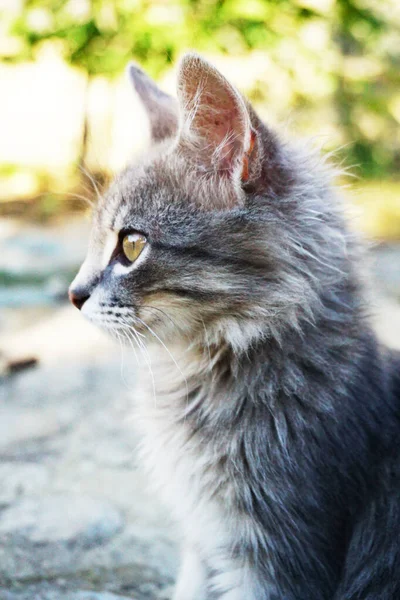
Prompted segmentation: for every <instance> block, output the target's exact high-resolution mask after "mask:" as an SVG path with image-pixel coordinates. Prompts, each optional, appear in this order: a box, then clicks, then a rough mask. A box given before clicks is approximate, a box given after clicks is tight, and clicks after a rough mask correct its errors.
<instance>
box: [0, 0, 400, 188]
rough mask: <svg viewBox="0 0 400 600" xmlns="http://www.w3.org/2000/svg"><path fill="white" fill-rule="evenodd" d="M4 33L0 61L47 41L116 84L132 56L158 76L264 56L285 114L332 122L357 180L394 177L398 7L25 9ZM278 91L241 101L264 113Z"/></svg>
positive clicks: (220, 0) (329, 1)
mask: <svg viewBox="0 0 400 600" xmlns="http://www.w3.org/2000/svg"><path fill="white" fill-rule="evenodd" d="M8 26H9V35H10V37H11V39H12V40H13V41H14V43H13V44H10V45H9V50H8V51H4V52H3V57H2V58H3V60H7V61H20V60H23V59H27V58H33V57H34V56H35V53H36V51H37V49H38V48H39V47H40V45H41V44H43V43H44V42H46V41H48V40H53V41H55V42H56V43H57V44H59V46H60V49H61V51H62V53H63V55H64V57H65V59H66V61H67V62H69V63H70V64H73V65H75V66H78V67H80V68H82V69H84V70H85V71H86V72H87V74H88V76H93V75H96V74H103V75H107V76H109V77H112V76H114V75H115V74H118V73H120V72H121V70H122V69H123V68H124V67H125V65H126V63H127V62H128V60H130V59H132V58H134V59H136V60H137V61H138V62H140V63H141V64H142V65H143V66H144V68H146V69H147V70H148V71H149V72H150V74H151V75H153V76H155V77H157V76H159V75H160V74H161V73H162V72H163V71H164V70H165V69H166V68H168V66H170V65H171V63H173V62H174V61H175V60H176V59H177V57H178V55H180V54H181V53H182V51H183V50H185V49H188V48H195V49H197V50H199V51H205V52H207V53H221V54H228V55H233V56H238V57H239V56H246V55H250V54H251V53H254V52H255V51H258V52H264V53H265V55H266V57H268V60H269V61H271V63H272V64H273V66H274V69H275V70H274V73H275V74H276V73H282V74H284V77H285V81H286V82H287V85H286V86H285V87H284V89H282V107H283V108H284V110H285V111H286V113H288V114H291V115H294V116H295V118H297V115H300V117H299V119H300V122H301V121H303V122H304V121H308V122H310V123H311V124H312V123H314V122H315V123H317V122H318V118H317V115H319V119H320V122H321V120H324V119H325V120H329V121H330V122H331V126H332V129H335V131H337V132H338V135H337V139H336V140H335V145H336V146H342V145H346V144H349V145H348V147H346V149H345V153H344V154H345V156H346V164H349V165H354V164H355V165H358V169H357V172H358V173H359V174H360V175H362V176H363V177H378V176H379V177H382V176H385V177H386V176H394V175H396V174H397V173H398V171H399V168H400V132H399V123H400V2H399V0H26V1H25V2H24V3H23V4H22V6H21V10H19V11H16V12H15V13H14V16H13V18H12V19H9V20H8ZM275 81H279V77H277V78H276V79H274V80H272V81H268V82H263V81H261V82H260V81H258V82H257V85H255V86H254V88H253V89H252V90H246V91H248V92H249V93H250V95H251V96H253V99H255V100H256V102H257V105H260V104H265V105H268V101H269V99H270V90H271V87H273V86H274V85H275ZM327 108H329V110H327ZM277 111H278V112H279V107H278V109H277ZM281 116H282V115H278V117H281ZM309 129H310V130H312V127H310V128H309ZM315 133H318V131H316V132H315Z"/></svg>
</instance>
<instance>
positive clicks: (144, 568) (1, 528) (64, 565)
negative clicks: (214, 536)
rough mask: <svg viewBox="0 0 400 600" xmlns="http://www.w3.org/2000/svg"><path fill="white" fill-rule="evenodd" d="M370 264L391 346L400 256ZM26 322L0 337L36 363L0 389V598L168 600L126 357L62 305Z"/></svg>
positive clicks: (170, 543) (378, 317) (399, 307)
mask: <svg viewBox="0 0 400 600" xmlns="http://www.w3.org/2000/svg"><path fill="white" fill-rule="evenodd" d="M61 254H62V253H61ZM11 256H12V253H11ZM376 257H377V260H376V261H375V266H374V268H373V272H374V284H373V286H372V288H373V305H374V308H373V309H372V313H373V315H374V317H373V318H374V322H375V325H376V328H377V330H378V332H379V335H380V336H381V338H382V339H383V340H385V341H386V342H387V343H388V344H390V345H392V346H395V347H396V346H397V347H400V302H399V300H400V251H399V249H398V248H396V247H383V248H381V249H380V250H379V252H378V253H377V254H376ZM1 260H2V257H0V270H1ZM18 264H19V263H18V261H17V265H18ZM43 268H44V267H43ZM46 268H47V267H46ZM68 268H70V266H68ZM35 290H36V291H35V294H36V293H37V288H35ZM20 297H21V298H23V290H21V296H20ZM33 297H35V295H34V294H33ZM0 299H1V298H0ZM30 310H33V309H30ZM35 311H36V312H35ZM28 312H29V311H28ZM13 314H14V313H13V312H12V311H11V312H10V311H9V312H8V313H7V323H9V322H10V320H11V321H12V319H13V318H14V316H13ZM19 319H21V317H19ZM27 322H28V325H27V324H26V323H25V322H24V324H23V325H20V326H19V327H15V326H14V327H13V328H12V330H10V327H3V334H2V336H1V337H0V352H1V351H3V353H4V354H6V355H7V357H9V358H11V359H12V358H16V359H19V358H26V357H28V358H29V357H31V356H33V357H35V358H37V359H38V365H37V367H35V368H32V369H29V370H24V371H23V372H21V373H19V374H18V373H17V374H10V375H5V376H3V379H2V380H0V482H1V484H0V600H118V599H119V600H128V599H130V600H162V599H164V600H165V599H166V598H169V595H170V590H171V585H172V582H173V579H174V575H175V572H176V565H177V546H176V535H175V534H174V529H173V527H172V525H171V524H170V523H169V521H168V517H167V515H166V514H165V513H164V512H163V510H162V508H161V507H160V505H159V503H158V501H157V498H155V497H154V496H153V495H152V494H151V493H150V492H148V491H147V488H146V482H145V477H144V476H143V475H142V472H141V470H140V465H138V464H137V462H136V456H137V451H136V450H137V438H136V435H135V433H134V427H133V423H132V420H131V418H130V413H131V410H130V408H131V402H132V396H133V394H132V393H131V389H132V384H133V377H134V375H133V369H132V366H133V365H134V360H133V357H131V356H130V355H129V352H128V350H124V351H123V352H121V349H120V348H119V347H118V346H116V345H115V344H114V343H112V342H110V341H108V340H107V339H106V338H105V337H104V336H103V335H102V334H100V333H99V332H98V331H97V330H96V329H94V328H93V327H91V326H90V325H89V324H87V323H86V322H85V321H84V320H83V319H82V317H81V316H80V314H79V313H78V311H76V310H74V309H73V308H71V307H68V306H66V305H64V306H61V307H56V306H53V307H52V306H51V305H48V306H47V307H45V308H43V306H42V307H41V308H40V309H39V308H36V309H34V310H33V312H29V318H27Z"/></svg>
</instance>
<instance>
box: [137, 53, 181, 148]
mask: <svg viewBox="0 0 400 600" xmlns="http://www.w3.org/2000/svg"><path fill="white" fill-rule="evenodd" d="M127 73H128V76H129V79H130V80H131V82H132V84H133V87H134V89H135V91H136V92H137V94H138V96H139V98H140V99H141V101H142V103H143V105H144V108H145V109H146V112H147V115H148V118H149V122H150V130H151V137H152V139H153V141H155V142H160V141H162V140H164V139H166V138H169V137H172V136H174V135H175V134H176V132H177V129H178V103H177V101H176V100H175V98H173V97H172V96H170V95H169V94H166V93H165V92H163V91H162V90H161V89H160V88H159V87H158V85H157V84H156V83H155V82H154V81H153V80H152V79H150V77H149V76H148V75H147V74H146V73H145V72H144V71H142V69H141V68H140V67H138V66H137V65H136V64H135V63H129V65H128V68H127Z"/></svg>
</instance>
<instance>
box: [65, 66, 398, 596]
mask: <svg viewBox="0 0 400 600" xmlns="http://www.w3.org/2000/svg"><path fill="white" fill-rule="evenodd" d="M130 72H131V77H132V80H133V82H134V84H135V87H136V90H137V92H138V93H139V95H140V96H141V98H142V100H143V103H144V105H145V106H146V107H147V109H148V114H149V117H150V122H151V130H152V139H153V144H152V148H151V149H150V150H149V152H148V153H147V154H146V155H144V156H143V157H142V158H141V159H140V160H138V161H137V162H136V163H135V164H134V165H132V166H130V167H128V168H127V169H126V170H125V172H124V173H122V175H120V176H119V177H118V178H117V179H116V181H115V182H114V184H113V185H112V186H111V188H110V190H109V192H108V193H107V195H106V196H105V197H104V198H103V199H102V200H101V202H100V203H99V205H98V207H97V208H96V211H95V215H94V223H93V230H92V238H91V243H90V247H89V252H88V257H87V259H86V261H85V263H84V265H83V266H82V269H81V271H80V273H79V274H78V276H77V278H76V280H75V282H74V283H73V285H72V291H71V294H72V295H73V298H74V301H75V302H76V298H80V299H81V300H80V304H83V308H82V312H83V313H84V314H85V316H87V317H88V318H89V319H91V320H92V321H94V322H96V323H98V324H99V325H101V326H103V327H105V328H106V329H110V330H111V331H112V332H114V333H115V334H116V335H117V336H119V337H121V338H124V337H127V338H129V339H130V340H131V341H134V342H135V343H137V345H138V348H137V350H136V352H137V353H139V354H141V355H142V357H143V358H142V367H141V369H140V379H141V383H140V385H139V386H138V390H137V392H136V398H135V404H136V409H135V410H136V420H137V422H138V424H140V427H141V431H142V433H143V439H144V442H143V456H144V458H145V462H146V464H147V466H148V468H149V469H150V471H151V472H152V476H153V481H154V482H155V484H156V486H157V487H158V489H159V490H160V493H161V494H162V496H163V497H164V499H165V501H166V502H167V504H168V505H169V507H170V509H171V511H172V513H173V514H174V516H175V517H176V519H177V520H178V521H179V522H180V524H181V526H182V534H183V538H184V555H183V565H182V571H181V575H180V577H179V579H178V584H177V588H176V594H175V596H174V598H175V600H201V599H203V600H204V599H209V598H220V599H223V600H333V599H335V600H345V599H346V600H350V599H351V600H356V599H357V600H360V599H363V600H367V599H368V600H372V599H378V598H379V599H380V600H389V599H390V600H395V599H396V600H398V599H399V598H400V554H399V551H400V483H399V482H400V480H399V468H400V466H399V464H398V456H399V453H398V443H399V442H398V439H399V433H400V427H399V400H400V393H399V389H400V381H399V379H400V377H399V375H398V368H399V367H398V365H399V363H398V362H396V361H397V359H396V358H395V357H394V356H391V355H390V354H389V352H388V351H386V350H385V349H382V348H381V347H379V345H378V344H377V342H376V340H375V337H374V335H373V334H372V332H371V330H370V328H369V325H368V323H367V321H366V319H365V317H364V314H363V308H362V296H361V292H360V284H359V281H358V275H357V272H358V269H359V265H358V263H357V259H356V251H355V245H354V243H353V240H352V238H351V236H350V235H349V234H348V233H347V231H346V228H345V226H344V223H343V220H342V216H341V210H340V201H339V199H338V198H337V194H336V191H335V188H334V187H333V186H332V185H331V173H330V171H329V169H328V168H327V167H326V166H324V164H323V162H322V161H321V160H319V159H318V157H316V156H315V155H314V154H313V153H310V152H309V151H308V150H307V149H304V148H301V147H297V146H295V145H293V144H288V143H286V142H283V141H282V140H281V139H280V138H279V136H277V135H276V134H274V133H273V132H272V131H271V130H270V129H269V128H268V127H267V126H265V125H264V124H263V123H262V122H261V121H260V120H259V118H258V117H257V115H256V114H255V112H254V110H253V109H252V108H251V106H250V105H249V104H248V103H246V101H244V100H243V98H242V97H241V96H240V94H239V93H238V92H237V91H236V90H235V89H234V88H233V86H231V85H230V84H229V83H228V82H227V81H226V80H225V79H224V78H223V77H222V75H220V73H219V72H218V71H216V70H215V69H214V68H213V67H212V66H211V65H209V64H208V63H207V62H206V61H204V60H203V59H201V58H200V57H198V56H197V55H188V56H186V57H185V58H184V59H183V62H182V64H181V68H180V73H179V85H178V99H179V108H178V106H177V105H176V102H175V101H174V100H172V99H170V98H169V97H168V96H166V95H165V94H163V93H162V92H161V91H160V90H158V88H157V87H156V85H155V84H154V83H153V82H151V81H150V80H149V79H148V78H147V76H146V75H145V74H144V73H143V72H142V71H140V69H138V68H137V67H135V66H132V67H131V70H130ZM127 231H139V232H142V233H144V234H145V235H146V236H147V245H146V247H145V249H144V250H143V252H142V254H141V255H140V256H139V258H138V259H137V261H136V262H135V263H133V265H126V264H125V263H124V262H123V261H122V260H121V252H120V242H121V235H123V233H124V232H127ZM121 232H122V234H121ZM396 374H397V375H396ZM396 377H397V380H396Z"/></svg>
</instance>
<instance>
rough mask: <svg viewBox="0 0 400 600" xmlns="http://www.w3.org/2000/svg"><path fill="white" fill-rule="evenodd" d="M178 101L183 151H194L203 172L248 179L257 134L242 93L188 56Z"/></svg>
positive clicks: (180, 77)
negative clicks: (252, 148)
mask: <svg viewBox="0 0 400 600" xmlns="http://www.w3.org/2000/svg"><path fill="white" fill-rule="evenodd" d="M178 99H179V102H180V109H181V116H182V122H181V131H180V144H181V147H182V148H183V151H186V152H191V154H192V157H195V160H196V162H197V164H198V166H199V167H200V168H201V169H202V170H206V171H210V170H211V171H217V172H219V173H220V174H221V175H222V176H224V175H225V176H228V177H230V178H231V179H232V180H236V182H240V179H241V177H242V175H243V176H244V178H245V179H244V180H246V174H247V177H248V173H249V166H248V160H249V158H250V154H251V147H252V146H254V142H255V135H256V134H255V132H254V131H253V129H252V126H251V121H250V115H249V112H248V110H247V107H246V104H245V101H244V100H243V98H242V96H241V95H240V93H239V92H238V91H237V90H236V89H235V88H234V86H232V85H231V84H230V83H229V82H228V81H227V80H226V79H225V77H224V76H223V75H222V74H221V73H220V72H219V71H218V70H217V69H216V68H215V67H214V66H213V65H211V64H210V63H209V62H208V61H206V60H205V59H204V58H202V57H201V56H199V55H198V54H196V53H188V54H186V55H185V56H184V57H183V59H182V61H181V64H180V69H179V75H178ZM246 161H247V162H246Z"/></svg>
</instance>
